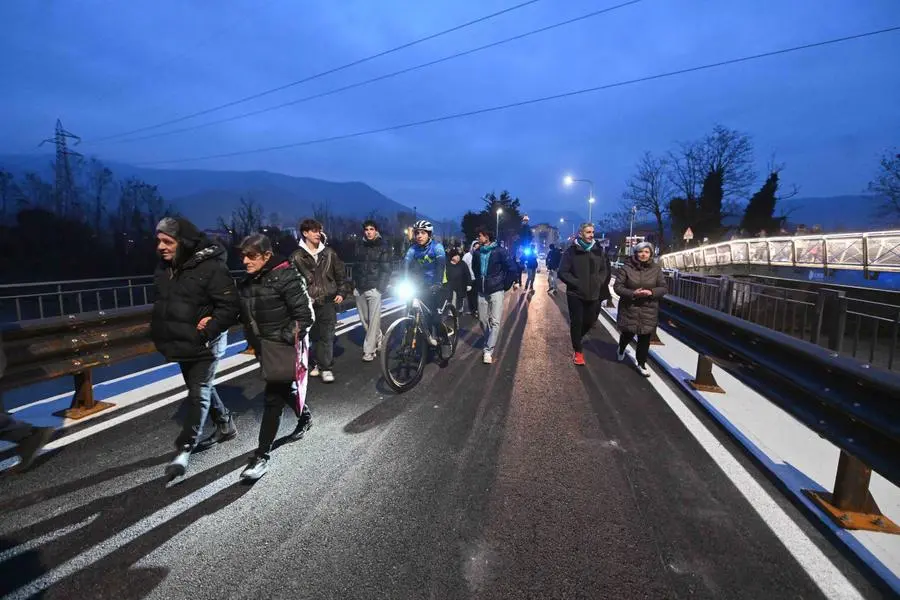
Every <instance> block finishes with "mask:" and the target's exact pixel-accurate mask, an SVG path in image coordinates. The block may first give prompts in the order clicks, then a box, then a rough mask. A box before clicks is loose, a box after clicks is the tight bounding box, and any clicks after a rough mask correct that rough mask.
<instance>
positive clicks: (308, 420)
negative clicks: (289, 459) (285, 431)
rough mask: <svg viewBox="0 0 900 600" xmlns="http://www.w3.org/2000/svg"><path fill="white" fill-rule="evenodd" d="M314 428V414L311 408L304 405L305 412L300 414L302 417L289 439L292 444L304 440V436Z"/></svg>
mask: <svg viewBox="0 0 900 600" xmlns="http://www.w3.org/2000/svg"><path fill="white" fill-rule="evenodd" d="M311 427H312V413H311V412H309V406H306V405H305V404H304V405H303V412H302V413H300V417H299V418H298V419H297V426H296V427H295V428H294V432H293V433H291V435H289V436H288V439H289V440H290V441H292V442H296V441H298V440H302V439H303V436H304V435H306V432H307V431H309V429H310V428H311Z"/></svg>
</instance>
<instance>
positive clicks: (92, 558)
mask: <svg viewBox="0 0 900 600" xmlns="http://www.w3.org/2000/svg"><path fill="white" fill-rule="evenodd" d="M243 469H244V467H243V466H242V467H241V468H240V469H235V470H234V471H232V472H231V473H229V474H227V475H225V476H223V477H220V478H219V479H217V480H216V481H213V482H212V483H210V484H207V485H206V486H204V487H202V488H200V489H199V490H197V491H196V492H193V493H192V494H189V495H187V496H185V497H184V498H182V499H180V500H178V501H176V502H174V503H172V504H170V505H168V506H166V507H164V508H161V509H160V510H158V511H156V512H155V513H153V514H152V515H150V516H148V517H147V518H145V519H141V520H140V521H138V522H137V523H135V524H134V525H132V526H131V527H128V528H126V529H123V530H122V531H120V532H119V533H117V534H115V535H114V536H112V537H111V538H109V539H107V540H106V541H104V542H101V543H99V544H97V545H95V546H91V548H90V549H88V550H85V551H84V552H82V553H81V554H79V555H78V556H76V557H74V558H72V559H70V560H68V561H66V562H64V563H63V564H61V565H59V566H58V567H56V568H54V569H52V570H51V571H48V572H47V573H45V574H43V575H41V576H40V577H38V578H37V579H35V580H34V581H32V582H30V583H28V584H27V585H24V586H22V587H20V588H19V589H17V590H15V591H13V592H11V593H9V594H7V595H6V596H4V597H3V600H19V599H20V598H22V599H24V598H31V597H33V596H34V595H35V594H38V593H39V592H42V591H44V590H46V589H48V588H49V587H51V586H52V585H54V584H56V583H58V582H59V581H62V580H63V579H65V578H66V577H69V576H70V575H72V574H74V573H77V572H78V571H80V570H81V569H84V568H86V567H88V566H90V565H92V564H94V563H95V562H97V561H99V560H101V559H103V558H105V557H107V556H109V555H110V554H112V553H113V552H115V551H116V550H118V549H119V548H121V547H122V546H124V545H125V544H127V543H129V542H131V541H132V540H135V539H137V538H138V537H140V536H142V535H144V534H145V533H147V532H148V531H151V530H152V529H154V528H156V527H159V526H160V525H162V524H164V523H166V522H167V521H170V520H172V519H174V518H175V517H177V516H178V515H180V514H181V513H183V512H185V511H186V510H188V509H190V508H193V507H194V506H196V505H198V504H200V503H201V502H203V501H204V500H208V499H209V498H212V497H213V496H214V495H216V494H217V493H219V492H221V491H222V490H224V489H225V488H227V487H229V486H231V485H234V484H235V483H236V482H237V475H238V473H239V472H240V471H242V470H243Z"/></svg>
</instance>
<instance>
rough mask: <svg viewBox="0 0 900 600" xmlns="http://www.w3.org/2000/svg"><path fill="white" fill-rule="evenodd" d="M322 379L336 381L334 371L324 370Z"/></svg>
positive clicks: (330, 381) (327, 381)
mask: <svg viewBox="0 0 900 600" xmlns="http://www.w3.org/2000/svg"><path fill="white" fill-rule="evenodd" d="M322 381H323V382H325V383H334V373H332V372H331V371H322Z"/></svg>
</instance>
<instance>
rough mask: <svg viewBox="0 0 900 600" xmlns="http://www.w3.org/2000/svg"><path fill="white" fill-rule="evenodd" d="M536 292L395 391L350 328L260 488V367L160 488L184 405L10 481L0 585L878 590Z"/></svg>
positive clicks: (148, 589)
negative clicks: (720, 459) (813, 562)
mask: <svg viewBox="0 0 900 600" xmlns="http://www.w3.org/2000/svg"><path fill="white" fill-rule="evenodd" d="M544 289H545V287H543V286H542V287H541V288H540V291H539V292H538V293H537V294H535V295H534V297H533V298H532V299H531V300H528V299H527V298H526V297H525V296H524V295H522V294H520V293H512V294H510V295H509V300H508V305H507V312H506V315H505V324H504V327H505V329H504V333H503V335H502V338H501V342H500V345H499V347H498V350H497V353H496V360H497V362H496V363H495V364H494V365H493V366H491V367H486V366H484V365H482V364H480V350H479V349H478V348H476V347H474V344H475V342H476V341H477V339H478V332H477V327H475V328H474V329H475V330H474V331H473V330H472V329H473V328H472V327H471V323H470V322H469V321H466V322H464V327H465V328H466V329H468V330H469V331H466V332H464V333H465V336H464V339H463V340H462V342H461V344H460V348H459V353H458V354H457V356H456V358H455V359H454V360H453V361H452V362H451V364H450V366H448V367H447V368H446V369H439V368H438V367H437V366H436V365H429V367H428V368H427V369H426V375H425V377H424V379H423V381H422V382H421V383H420V384H419V386H418V387H417V388H416V389H415V390H414V391H413V392H411V393H409V394H406V395H404V396H395V395H392V394H390V393H389V392H387V391H386V390H385V389H384V388H383V387H382V385H383V384H380V383H379V379H380V373H379V370H378V366H377V364H375V363H370V364H367V363H362V362H361V361H360V355H361V351H360V348H359V341H360V340H359V335H360V332H359V330H356V331H354V332H352V333H351V334H350V335H349V338H348V337H344V338H342V339H341V340H340V342H339V344H340V346H341V348H342V349H343V353H342V354H341V355H340V356H339V358H338V364H337V370H336V374H337V377H338V381H337V382H336V383H335V384H333V385H331V386H324V385H322V384H321V383H320V382H318V381H314V382H313V383H312V384H311V387H310V405H311V408H312V410H313V412H314V417H315V425H314V427H313V429H312V430H311V431H310V432H309V434H308V435H307V438H306V439H305V440H303V441H301V442H298V443H295V444H290V445H285V446H282V447H280V448H278V449H277V450H276V451H275V453H274V454H273V461H272V464H271V469H270V472H269V473H268V474H267V475H266V476H265V477H264V478H263V479H262V480H260V481H259V482H258V483H257V484H256V485H254V486H245V485H242V484H240V483H238V481H237V476H238V473H239V472H240V469H241V468H242V466H243V464H244V463H245V460H246V456H247V453H248V452H249V451H250V450H252V448H253V447H254V446H255V439H256V434H257V431H258V424H259V420H260V417H261V413H262V403H261V398H260V397H259V396H260V392H261V390H262V384H261V382H260V381H259V380H258V375H257V374H256V373H255V372H254V373H250V374H247V375H243V376H241V377H238V378H235V379H232V380H230V381H227V382H225V383H223V384H221V385H220V387H219V390H220V393H221V394H222V396H223V399H224V400H225V402H226V404H228V405H229V406H230V407H232V408H233V409H234V410H235V411H236V412H237V413H238V414H239V418H238V422H237V423H238V428H239V431H240V435H239V438H238V439H237V440H236V441H234V442H230V443H228V444H226V445H223V446H222V447H219V448H213V449H212V450H209V451H207V452H204V453H199V454H197V455H195V457H194V459H193V461H192V463H191V468H190V471H189V476H188V477H187V478H185V479H184V480H182V481H180V482H177V483H175V484H174V485H171V486H168V487H167V486H166V483H165V479H164V477H163V475H162V469H163V465H164V464H165V462H166V461H167V460H169V459H170V458H171V454H172V449H171V444H172V440H173V439H174V438H175V436H176V433H177V431H178V424H177V416H178V415H177V404H173V405H170V406H168V407H164V408H161V409H159V410H155V411H152V412H149V413H147V414H142V415H140V416H137V417H135V418H133V419H130V420H128V421H126V422H125V423H123V424H120V425H118V426H116V427H114V428H110V429H108V430H106V431H104V432H102V433H101V434H97V435H92V436H89V437H85V438H84V439H79V440H77V441H74V442H73V443H70V444H68V445H63V446H62V447H61V448H60V449H59V450H58V451H57V452H55V453H51V454H49V455H48V456H46V457H45V458H43V459H41V461H40V463H39V465H38V466H37V467H36V468H34V469H33V470H32V471H31V472H29V473H27V474H25V475H21V476H16V477H3V478H0V512H2V514H3V519H2V520H0V569H2V571H3V573H4V575H3V577H2V578H0V596H2V595H4V594H10V595H9V596H8V597H10V598H25V597H29V594H30V593H34V592H37V591H38V590H40V589H44V590H45V592H44V594H43V596H41V597H43V598H48V599H50V598H79V597H80V598H117V599H122V600H125V599H129V598H198V599H199V598H241V599H244V598H254V597H256V598H341V599H344V598H510V599H513V598H515V599H519V598H615V599H631V598H682V597H691V598H817V597H825V596H826V593H825V592H823V589H825V590H826V591H827V592H828V595H830V597H879V596H878V594H877V592H875V591H874V590H873V589H872V588H871V587H870V586H869V584H868V583H867V582H865V581H864V580H863V579H862V577H861V576H860V575H859V574H858V573H857V572H856V571H855V570H853V568H852V567H851V566H849V564H847V563H846V562H845V561H843V559H842V558H840V557H839V556H835V554H836V552H834V551H833V550H831V549H829V548H828V546H829V544H828V542H827V541H825V540H824V539H823V538H821V536H819V534H818V533H817V532H816V531H815V530H814V529H813V528H811V527H809V526H805V527H804V530H805V531H806V535H809V536H810V537H811V538H812V539H813V541H814V543H815V544H816V545H818V546H820V547H822V548H823V549H825V550H826V551H827V552H829V554H830V556H831V558H832V560H833V565H835V566H831V569H832V571H833V572H829V573H826V574H824V576H823V574H822V573H816V574H814V575H813V576H811V575H810V573H808V572H807V571H806V570H805V569H804V568H802V567H801V566H800V563H798V561H797V560H796V559H795V558H794V556H792V555H791V553H790V552H788V551H787V549H786V548H785V546H784V545H783V544H782V543H781V542H780V541H779V539H778V537H777V536H776V535H775V534H774V533H773V531H772V530H771V529H770V527H769V525H767V523H766V522H765V521H764V520H763V519H762V518H761V517H760V516H759V514H758V512H757V511H756V510H755V509H754V507H752V506H751V504H750V502H749V501H748V499H747V498H746V497H745V496H744V495H743V494H742V493H741V492H740V491H739V490H738V489H737V488H735V487H734V485H733V484H732V483H731V481H730V480H729V479H728V478H727V477H726V476H725V475H724V474H723V472H722V470H721V468H720V466H719V465H717V464H716V463H715V462H714V461H713V459H712V458H711V457H710V456H709V454H707V453H706V452H705V451H704V450H703V449H702V448H701V446H700V445H699V444H698V442H697V441H696V440H695V439H694V437H692V435H691V434H690V432H689V431H688V430H687V429H685V427H684V425H682V423H681V421H680V420H679V419H678V417H677V416H676V415H675V414H673V412H672V411H671V410H670V409H669V408H668V406H667V405H666V404H665V403H664V402H662V401H661V399H660V397H659V395H658V394H657V393H656V391H655V390H654V388H653V387H652V386H651V384H650V383H649V382H648V381H647V380H645V379H643V378H642V377H640V376H639V375H638V374H637V373H636V372H635V371H634V370H633V369H631V368H629V367H628V366H626V365H623V364H619V363H617V362H615V358H614V355H615V350H614V343H613V340H612V339H611V338H610V337H609V334H608V333H606V331H605V330H604V329H603V328H601V327H598V328H597V329H595V332H594V333H593V334H592V339H591V340H590V341H589V342H588V343H587V348H586V350H587V360H588V366H587V367H586V368H580V369H579V368H576V367H575V366H573V365H572V364H571V361H570V360H569V358H570V357H569V351H568V330H567V322H566V315H565V312H566V311H565V299H564V298H557V299H553V298H550V297H548V296H547V295H546V293H545V292H544ZM284 421H285V422H284V425H283V432H287V431H289V428H290V427H292V426H293V422H292V421H293V419H292V418H285V420H284ZM725 444H726V445H729V444H730V443H729V442H727V441H725ZM729 447H730V446H729ZM763 483H764V485H767V484H765V482H763ZM785 510H787V511H792V514H793V515H794V516H795V517H796V518H798V519H799V520H801V521H802V517H799V516H797V514H796V512H794V511H793V509H792V508H791V507H790V506H786V508H785ZM829 565H832V563H831V562H829ZM823 577H824V578H825V579H828V580H829V581H830V583H829V582H828V581H823ZM834 581H837V582H838V583H837V584H834ZM848 581H849V582H852V583H849V582H848ZM841 582H843V583H841ZM23 586H24V587H23ZM842 586H843V587H842ZM854 586H855V588H856V589H854Z"/></svg>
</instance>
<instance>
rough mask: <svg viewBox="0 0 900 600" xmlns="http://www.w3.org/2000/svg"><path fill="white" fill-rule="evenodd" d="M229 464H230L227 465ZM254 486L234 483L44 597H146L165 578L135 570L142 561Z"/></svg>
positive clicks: (160, 571) (159, 572)
mask: <svg viewBox="0 0 900 600" xmlns="http://www.w3.org/2000/svg"><path fill="white" fill-rule="evenodd" d="M226 464H228V463H226ZM251 487H252V486H249V485H244V484H243V483H240V482H235V483H234V484H233V485H230V486H228V487H227V488H225V489H223V490H222V491H220V492H218V493H216V494H215V495H214V496H212V497H210V498H207V499H206V500H204V501H203V502H200V503H199V504H197V505H195V506H193V507H191V508H189V509H188V510H186V511H185V512H183V513H181V514H180V515H178V516H177V517H175V518H174V519H172V520H170V521H168V522H166V523H164V524H162V525H160V526H159V527H155V528H153V529H151V530H150V531H148V532H147V533H145V534H143V535H141V536H140V537H138V538H136V539H135V540H133V541H131V542H129V543H128V544H126V545H124V546H122V547H121V548H119V549H118V550H116V551H115V552H113V553H112V554H110V555H109V556H107V557H105V558H103V559H102V560H99V561H97V562H95V563H93V564H92V565H91V566H90V567H88V568H86V569H84V570H82V571H78V572H77V573H74V574H72V575H70V576H68V577H66V578H65V579H63V580H62V581H60V582H59V583H57V584H55V585H54V586H53V587H51V588H50V589H48V590H47V591H46V593H45V595H44V596H43V597H44V598H45V599H47V600H51V599H57V598H58V599H60V600H69V599H71V598H97V597H100V596H101V594H102V596H103V597H107V598H116V600H140V599H141V598H145V597H147V596H148V595H149V594H150V593H151V592H152V591H153V590H154V589H156V587H157V586H158V585H159V584H160V583H161V582H162V581H163V580H164V579H165V578H166V576H167V575H168V573H169V569H167V568H164V567H137V568H136V567H134V565H135V564H136V563H137V562H139V561H140V560H141V559H142V558H144V557H145V556H147V555H149V554H150V553H152V552H153V551H155V550H156V549H158V548H160V547H161V546H163V545H164V544H165V543H166V542H168V541H169V540H171V539H172V538H173V537H175V536H176V535H178V534H179V533H181V532H182V531H184V530H185V529H187V528H188V527H190V526H191V525H192V524H193V523H195V522H196V521H199V520H200V519H202V518H203V517H206V516H210V515H214V514H216V513H217V512H219V511H220V510H222V509H224V508H226V507H227V506H228V505H230V504H232V503H233V502H236V501H237V500H239V499H240V498H241V497H242V496H243V495H244V494H246V493H247V492H248V491H249V490H250V489H251Z"/></svg>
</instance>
